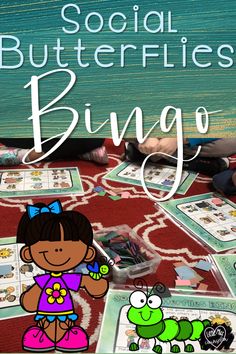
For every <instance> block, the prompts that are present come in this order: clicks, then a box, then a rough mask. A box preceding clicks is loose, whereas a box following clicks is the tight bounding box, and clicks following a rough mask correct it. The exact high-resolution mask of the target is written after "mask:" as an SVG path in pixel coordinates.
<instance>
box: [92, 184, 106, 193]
mask: <svg viewBox="0 0 236 354" xmlns="http://www.w3.org/2000/svg"><path fill="white" fill-rule="evenodd" d="M93 191H94V192H98V193H99V192H103V191H104V188H103V187H101V186H97V187H95V188H94V189H93Z"/></svg>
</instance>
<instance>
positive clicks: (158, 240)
mask: <svg viewBox="0 0 236 354" xmlns="http://www.w3.org/2000/svg"><path fill="white" fill-rule="evenodd" d="M106 146H107V150H108V153H109V165H107V166H98V165H95V164H93V163H89V162H86V161H61V162H53V163H39V164H37V166H34V167H36V168H38V167H40V168H42V167H70V166H78V167H79V169H80V174H81V177H82V180H83V186H84V189H85V195H84V196H83V197H75V196H72V197H70V196H68V197H60V200H61V202H62V205H63V208H64V209H66V210H77V211H80V212H81V213H83V214H85V215H86V216H87V217H88V218H89V220H90V222H91V223H92V225H93V228H94V231H97V230H102V229H103V228H104V227H110V226H117V225H122V224H127V225H129V226H130V227H131V228H132V229H133V230H134V231H135V232H136V233H137V234H138V235H140V236H141V237H143V238H144V239H145V241H146V242H147V243H149V245H150V246H151V247H152V249H154V250H156V252H158V253H159V254H160V255H161V257H162V262H161V264H160V266H159V268H158V270H157V272H156V274H154V275H151V276H147V277H146V280H147V281H148V283H149V284H150V285H152V284H153V283H155V282H156V281H157V280H158V281H161V282H163V283H165V285H167V286H169V287H174V284H175V278H176V273H175V271H174V266H173V263H175V262H178V261H184V262H186V263H187V264H188V265H190V266H191V265H193V264H194V263H196V261H198V260H201V259H203V258H204V257H205V256H207V255H208V253H209V251H208V250H207V249H206V248H205V247H204V246H203V245H202V244H200V243H198V242H196V241H195V240H194V239H192V238H190V237H189V236H188V235H187V234H185V233H184V232H183V231H182V230H181V229H179V228H178V227H177V226H176V225H175V224H173V223H172V222H171V221H170V220H169V219H168V218H167V216H165V215H164V214H163V213H162V212H161V211H160V210H157V209H156V208H155V207H154V202H153V201H151V200H150V199H149V198H148V197H147V195H146V194H145V192H144V191H143V189H142V188H141V187H134V186H131V185H125V184H122V188H123V189H124V190H125V191H129V192H130V194H131V196H130V197H129V198H128V199H120V200H117V201H113V200H111V199H109V198H108V196H104V197H101V196H98V194H97V193H96V192H94V191H93V188H94V187H96V186H99V185H103V187H104V188H105V189H107V190H108V189H110V188H112V187H118V186H119V187H120V186H121V185H119V184H118V183H114V182H109V181H103V182H102V177H103V176H104V175H105V174H106V173H107V172H108V171H109V170H110V169H112V168H114V167H115V166H116V165H117V164H118V163H119V162H120V160H119V157H120V155H121V153H122V152H123V148H122V147H118V148H117V147H114V145H113V144H112V141H111V140H107V141H106ZM231 166H233V167H235V166H236V158H231ZM21 167H22V168H30V167H31V168H32V167H33V166H21ZM21 167H20V168H21ZM210 191H212V187H211V178H208V177H206V176H203V175H200V176H198V177H197V179H196V181H195V182H194V183H193V185H192V186H191V188H190V189H189V191H188V192H187V194H186V196H191V195H196V194H202V193H206V192H210ZM155 195H156V196H157V197H158V196H162V195H163V192H158V191H157V192H155ZM179 197H183V196H176V197H175V198H179ZM54 199H56V198H51V197H50V198H45V197H41V198H40V201H42V202H45V203H47V204H49V203H50V202H52V201H53V200H54ZM230 199H231V200H232V201H234V202H236V197H235V198H230ZM36 200H37V198H33V199H31V198H25V199H24V198H21V199H14V198H12V199H10V198H9V199H0V215H1V223H0V237H7V236H15V234H16V229H17V224H18V222H19V219H20V217H21V215H22V213H23V212H24V209H25V205H26V204H28V203H29V204H33V203H35V202H36ZM198 273H199V274H201V275H203V276H204V283H207V285H208V290H219V286H218V284H217V282H216V280H215V278H214V277H213V275H212V273H211V272H203V273H201V271H199V272H198ZM75 300H76V308H77V313H78V314H79V323H80V325H81V326H82V327H83V328H84V329H86V331H87V333H88V335H89V337H90V348H89V352H94V351H95V348H96V342H97V340H98V336H99V326H100V323H101V319H102V313H103V308H104V300H93V299H91V298H89V296H88V295H87V294H86V293H85V292H84V291H81V292H80V293H79V296H78V295H76V297H75ZM32 324H33V316H26V317H20V318H16V319H14V320H13V319H10V320H5V321H1V322H0V331H1V336H0V348H1V352H22V349H21V336H22V334H23V332H24V330H25V329H26V328H27V327H28V326H30V325H32ZM13 334H14V340H12V339H13Z"/></svg>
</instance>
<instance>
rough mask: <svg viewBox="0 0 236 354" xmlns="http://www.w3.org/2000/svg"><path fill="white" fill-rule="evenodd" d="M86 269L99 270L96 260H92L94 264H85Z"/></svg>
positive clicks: (96, 271)
mask: <svg viewBox="0 0 236 354" xmlns="http://www.w3.org/2000/svg"><path fill="white" fill-rule="evenodd" d="M87 269H88V270H89V271H90V272H94V273H98V271H99V265H98V262H94V265H92V264H88V265H87Z"/></svg>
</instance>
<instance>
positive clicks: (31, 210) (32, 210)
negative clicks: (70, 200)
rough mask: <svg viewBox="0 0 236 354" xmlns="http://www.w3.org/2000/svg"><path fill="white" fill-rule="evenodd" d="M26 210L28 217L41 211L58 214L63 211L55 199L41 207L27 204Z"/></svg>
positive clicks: (32, 216)
mask: <svg viewBox="0 0 236 354" xmlns="http://www.w3.org/2000/svg"><path fill="white" fill-rule="evenodd" d="M26 210H27V213H28V216H29V218H30V219H32V218H34V217H35V216H36V215H39V214H42V213H52V214H60V213H61V212H62V211H63V210H62V206H61V203H60V201H59V200H55V201H54V202H52V203H50V204H48V205H46V206H43V207H42V208H40V207H36V206H34V205H27V207H26Z"/></svg>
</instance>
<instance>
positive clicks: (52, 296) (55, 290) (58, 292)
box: [46, 283, 67, 304]
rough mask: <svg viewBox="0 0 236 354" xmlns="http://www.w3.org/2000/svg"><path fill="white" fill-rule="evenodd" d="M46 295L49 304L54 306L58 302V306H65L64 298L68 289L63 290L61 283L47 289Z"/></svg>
mask: <svg viewBox="0 0 236 354" xmlns="http://www.w3.org/2000/svg"><path fill="white" fill-rule="evenodd" d="M46 294H47V295H49V296H48V303H49V304H54V302H55V301H56V302H57V303H58V304H63V302H64V297H65V296H66V294H67V291H66V289H61V284H59V283H54V284H53V286H52V288H47V289H46Z"/></svg>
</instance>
